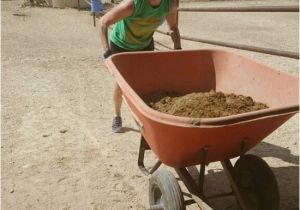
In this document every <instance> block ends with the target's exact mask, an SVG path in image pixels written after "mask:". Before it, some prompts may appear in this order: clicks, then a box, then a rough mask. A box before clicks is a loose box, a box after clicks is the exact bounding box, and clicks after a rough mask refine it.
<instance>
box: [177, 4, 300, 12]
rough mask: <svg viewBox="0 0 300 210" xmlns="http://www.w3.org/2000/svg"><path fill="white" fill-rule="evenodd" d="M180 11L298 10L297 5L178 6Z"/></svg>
mask: <svg viewBox="0 0 300 210" xmlns="http://www.w3.org/2000/svg"><path fill="white" fill-rule="evenodd" d="M177 10H178V11H180V12H299V6H298V5H291V6H247V7H198V8H197V7H196V8H195V7H193V8H178V9H177Z"/></svg>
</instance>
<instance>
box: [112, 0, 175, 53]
mask: <svg viewBox="0 0 300 210" xmlns="http://www.w3.org/2000/svg"><path fill="white" fill-rule="evenodd" d="M133 1H134V12H133V15H132V16H129V17H127V18H124V19H122V20H120V21H118V22H117V23H116V24H115V25H114V28H113V30H112V32H111V34H110V41H112V42H113V43H114V44H115V45H117V46H118V47H120V48H122V49H126V50H133V51H134V50H142V49H144V48H146V47H147V46H149V44H150V42H151V40H152V37H153V34H154V32H155V30H156V29H157V28H158V26H159V25H160V24H162V23H163V21H164V20H165V18H166V16H167V15H168V14H169V11H170V7H171V0H161V3H160V5H159V6H157V7H152V6H151V5H150V3H149V1H148V0H133Z"/></svg>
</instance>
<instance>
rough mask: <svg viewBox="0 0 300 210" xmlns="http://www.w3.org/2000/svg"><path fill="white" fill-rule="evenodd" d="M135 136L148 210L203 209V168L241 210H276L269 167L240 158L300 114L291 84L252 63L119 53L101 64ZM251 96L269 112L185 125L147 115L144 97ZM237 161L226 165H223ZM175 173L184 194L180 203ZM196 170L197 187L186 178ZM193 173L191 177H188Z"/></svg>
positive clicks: (223, 55)
mask: <svg viewBox="0 0 300 210" xmlns="http://www.w3.org/2000/svg"><path fill="white" fill-rule="evenodd" d="M106 65H107V67H108V69H109V71H110V72H111V73H112V74H113V76H114V78H115V80H116V82H117V83H118V85H119V86H120V88H121V89H122V92H123V97H124V98H125V100H126V102H127V104H128V106H129V107H130V110H131V111H132V113H133V115H134V117H135V119H136V121H137V123H138V125H139V126H140V128H141V134H142V135H141V143H140V150H139V157H138V165H139V167H140V169H141V170H142V171H143V173H144V174H146V175H150V174H151V177H150V181H149V183H150V184H149V185H150V187H149V201H150V209H152V210H158V209H164V210H184V209H185V208H186V205H188V204H191V203H197V205H198V206H199V207H200V209H210V207H209V200H210V199H212V198H213V197H218V196H221V195H216V196H211V197H208V196H205V195H204V192H203V184H204V174H205V167H206V165H208V164H209V163H211V162H215V161H220V162H221V164H222V166H223V168H224V172H225V174H226V177H227V178H228V180H229V182H230V185H231V189H232V192H231V193H229V194H231V195H234V196H236V198H237V201H238V203H239V205H240V207H241V208H242V209H243V210H278V209H279V190H278V187H277V182H276V179H275V177H274V175H273V173H272V171H271V169H270V167H269V166H268V165H267V164H266V162H265V161H263V160H262V159H261V158H259V157H257V156H254V155H250V154H246V152H247V151H248V150H250V149H251V148H253V147H254V146H255V145H256V144H258V143H259V142H260V141H262V140H263V139H264V138H265V137H267V136H268V135H269V134H270V133H272V132H273V131H274V130H276V129H277V128H278V127H279V126H280V125H282V124H283V123H284V122H286V121H287V120H288V119H289V118H290V117H292V116H293V115H294V114H296V113H297V112H298V110H299V102H298V100H299V99H298V95H299V93H298V78H297V77H294V76H291V75H287V74H284V73H282V72H280V71H277V70H275V69H273V68H270V67H268V66H266V65H264V64H262V63H259V62H257V61H255V60H253V59H249V58H247V57H244V56H241V55H239V54H235V53H232V52H230V51H224V50H210V49H205V50H182V51H168V52H137V53H120V54H116V55H113V56H112V57H111V58H110V59H107V60H106ZM212 89H213V90H215V91H222V92H224V93H235V94H241V95H246V96H251V97H252V98H253V99H254V100H255V101H259V102H262V103H265V104H267V105H268V106H269V108H268V109H264V110H259V111H253V112H248V113H243V114H238V115H233V116H227V117H219V118H188V117H178V116H172V115H168V114H164V113H161V112H158V111H155V110H153V109H151V108H150V107H149V106H147V105H146V104H145V102H144V101H143V97H144V96H146V95H148V94H150V93H153V92H155V91H162V90H163V91H176V92H179V93H183V94H186V93H191V92H207V91H210V90H212ZM146 150H152V151H153V152H154V153H155V155H156V156H157V157H158V159H159V160H158V161H157V163H156V164H155V165H154V166H153V167H152V168H151V169H150V170H147V169H146V167H145V166H144V154H145V151H146ZM235 157H239V159H238V160H237V162H236V163H235V164H234V165H232V163H231V161H230V159H232V158H235ZM162 163H163V164H165V165H167V166H170V167H172V168H174V169H175V171H176V173H177V174H178V175H179V178H180V180H182V181H183V183H184V185H185V186H186V188H187V189H188V191H189V193H190V199H188V200H186V199H184V197H183V194H182V192H181V189H180V186H179V184H178V182H177V180H176V179H175V177H174V175H173V173H171V172H169V171H168V170H165V169H163V170H162V169H158V168H159V166H160V165H161V164H162ZM195 165H200V170H199V171H198V170H197V173H198V181H196V180H195V177H194V176H192V174H191V169H193V168H194V169H195V168H196V167H193V166H195ZM193 173H194V172H193Z"/></svg>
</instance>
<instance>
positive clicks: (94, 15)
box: [93, 12, 96, 27]
mask: <svg viewBox="0 0 300 210" xmlns="http://www.w3.org/2000/svg"><path fill="white" fill-rule="evenodd" d="M93 21H94V27H96V14H95V12H93Z"/></svg>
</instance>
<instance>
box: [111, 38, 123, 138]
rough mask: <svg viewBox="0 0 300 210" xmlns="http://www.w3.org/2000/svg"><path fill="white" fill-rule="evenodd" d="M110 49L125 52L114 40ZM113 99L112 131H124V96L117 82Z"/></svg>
mask: <svg viewBox="0 0 300 210" xmlns="http://www.w3.org/2000/svg"><path fill="white" fill-rule="evenodd" d="M110 50H111V52H112V54H116V53H119V52H125V50H124V49H122V48H119V47H118V46H116V45H115V44H114V43H112V42H110ZM113 101H114V118H113V122H112V131H113V132H114V133H120V132H122V118H121V107H122V101H123V98H122V91H121V89H120V87H119V85H118V84H117V83H116V82H115V85H114V95H113Z"/></svg>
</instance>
